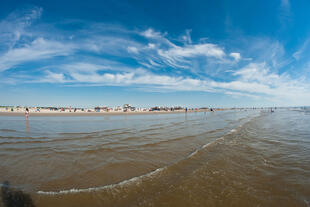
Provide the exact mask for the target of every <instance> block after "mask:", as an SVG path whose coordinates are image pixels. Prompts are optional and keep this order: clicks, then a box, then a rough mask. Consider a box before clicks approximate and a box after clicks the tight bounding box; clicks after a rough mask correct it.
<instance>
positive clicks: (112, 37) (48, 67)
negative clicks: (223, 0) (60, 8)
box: [0, 2, 310, 105]
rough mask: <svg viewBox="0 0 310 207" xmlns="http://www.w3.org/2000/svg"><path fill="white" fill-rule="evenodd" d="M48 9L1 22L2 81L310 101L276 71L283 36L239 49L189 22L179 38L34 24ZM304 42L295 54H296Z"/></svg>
mask: <svg viewBox="0 0 310 207" xmlns="http://www.w3.org/2000/svg"><path fill="white" fill-rule="evenodd" d="M284 3H285V2H284ZM42 11H43V10H42V9H41V8H34V9H32V10H30V11H29V12H27V13H26V14H24V15H23V16H20V15H15V14H11V15H10V17H8V18H6V19H5V20H3V21H1V22H0V25H1V27H0V28H1V30H0V31H1V34H0V37H2V39H1V40H0V41H1V43H4V42H7V43H6V44H3V46H2V47H1V48H0V49H1V50H0V73H2V74H4V73H5V74H6V75H7V76H6V79H5V81H2V83H4V82H5V83H17V82H21V83H37V84H40V83H49V84H59V85H64V86H124V87H132V88H145V90H150V89H156V90H157V91H201V92H213V93H220V94H226V95H228V96H238V97H240V96H244V97H247V98H250V99H255V100H258V99H264V100H267V99H268V100H269V101H273V102H277V103H281V102H283V101H287V103H294V104H301V105H302V104H306V103H309V102H310V97H309V94H310V86H309V84H308V83H305V82H304V81H303V80H302V79H293V78H292V77H291V76H290V75H289V74H288V73H282V74H280V73H277V70H278V69H279V68H281V67H283V65H286V64H287V62H286V61H284V60H283V59H284V58H283V56H284V54H285V50H284V47H283V46H282V44H280V42H278V41H271V40H266V39H259V38H257V39H254V41H253V42H255V43H254V44H251V45H250V46H249V47H248V48H247V49H248V50H247V51H242V50H237V51H242V52H236V51H235V50H232V49H230V48H229V47H224V46H222V45H220V44H219V43H215V42H210V41H209V42H207V41H206V39H205V38H200V40H198V41H195V40H193V39H192V37H191V35H190V33H191V30H186V31H185V35H181V36H178V38H175V37H171V36H170V35H169V34H168V33H167V32H164V33H163V32H160V31H156V30H155V29H152V28H149V29H146V30H139V29H134V30H129V29H126V28H124V27H121V26H115V25H105V24H102V23H87V24H85V25H84V27H83V29H76V30H74V31H71V32H70V34H68V33H66V32H65V31H62V30H60V29H57V28H53V29H52V30H51V31H53V32H50V33H52V34H50V33H49V32H48V31H45V30H42V31H36V32H34V31H33V28H32V24H33V22H35V21H38V20H39V18H40V17H41V15H42ZM41 24H44V23H41ZM14 25H15V26H14ZM45 26H46V25H45ZM47 26H49V27H52V26H51V25H47ZM37 28H41V27H37ZM43 28H44V27H43ZM54 33H55V34H54ZM30 34H31V35H30ZM305 44H306V43H305ZM247 45H248V44H247ZM304 48H306V46H303V47H301V49H300V50H299V51H297V52H296V53H295V54H293V56H294V57H295V59H296V60H298V59H299V58H300V57H301V54H302V53H303V52H304V50H305V49H304ZM255 51H259V53H260V54H259V55H256V53H255ZM244 54H246V55H247V56H248V57H245V55H244ZM255 55H256V56H255ZM249 56H250V57H249ZM39 63H40V64H39ZM34 64H39V65H40V66H34ZM29 67H30V68H31V69H30V72H31V73H33V74H34V75H33V76H24V77H23V78H19V76H18V75H20V74H18V72H19V68H21V71H23V72H24V71H25V70H27V68H29ZM33 67H37V68H33ZM11 70H12V71H13V70H14V73H10V71H11ZM210 74H211V75H210ZM2 77H3V76H2ZM20 77H21V76H20ZM223 77H224V78H223Z"/></svg>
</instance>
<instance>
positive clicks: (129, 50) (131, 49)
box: [127, 47, 139, 54]
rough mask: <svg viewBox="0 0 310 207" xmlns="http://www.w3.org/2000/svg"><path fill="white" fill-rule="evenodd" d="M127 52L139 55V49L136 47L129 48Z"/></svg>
mask: <svg viewBox="0 0 310 207" xmlns="http://www.w3.org/2000/svg"><path fill="white" fill-rule="evenodd" d="M127 50H128V52H130V53H135V54H138V53H139V51H138V49H137V48H136V47H128V48H127Z"/></svg>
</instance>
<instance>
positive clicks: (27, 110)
mask: <svg viewBox="0 0 310 207" xmlns="http://www.w3.org/2000/svg"><path fill="white" fill-rule="evenodd" d="M25 117H26V119H28V117H29V109H28V108H26V111H25Z"/></svg>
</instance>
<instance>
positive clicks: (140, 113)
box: [0, 109, 210, 117]
mask: <svg viewBox="0 0 310 207" xmlns="http://www.w3.org/2000/svg"><path fill="white" fill-rule="evenodd" d="M209 111H210V110H208V109H206V110H194V111H192V110H189V111H187V112H185V111H184V110H180V111H141V112H30V113H29V117H31V116H114V115H154V114H180V113H184V114H185V113H195V112H196V113H197V112H209ZM0 116H25V112H4V111H0Z"/></svg>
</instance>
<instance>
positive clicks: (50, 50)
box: [0, 38, 74, 71]
mask: <svg viewBox="0 0 310 207" xmlns="http://www.w3.org/2000/svg"><path fill="white" fill-rule="evenodd" d="M73 48H74V46H72V45H65V44H62V43H60V42H56V41H50V40H45V39H43V38H37V39H35V40H34V41H32V42H31V43H30V44H27V45H25V46H23V47H19V48H13V49H10V50H8V51H7V52H6V53H4V54H2V55H0V71H4V70H7V69H10V68H11V67H14V66H16V65H19V64H21V63H24V62H27V61H34V60H36V61H39V60H42V59H47V58H52V57H55V56H62V55H69V54H70V53H71V52H72V50H73Z"/></svg>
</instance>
